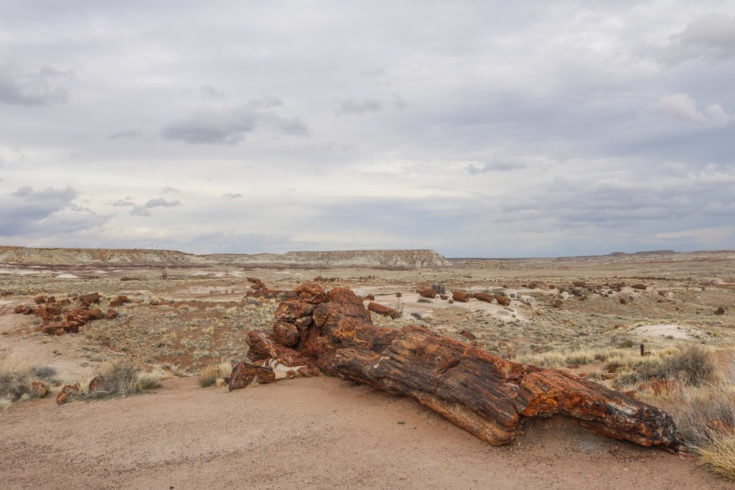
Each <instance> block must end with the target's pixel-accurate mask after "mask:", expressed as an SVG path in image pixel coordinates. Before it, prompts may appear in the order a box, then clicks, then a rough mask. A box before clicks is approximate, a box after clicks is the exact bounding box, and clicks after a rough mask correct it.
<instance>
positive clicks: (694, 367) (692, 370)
mask: <svg viewBox="0 0 735 490" xmlns="http://www.w3.org/2000/svg"><path fill="white" fill-rule="evenodd" d="M662 369H663V373H662V374H664V375H667V376H666V377H670V378H674V377H675V378H678V379H680V380H681V381H682V382H684V383H687V384H691V385H694V386H699V385H701V384H702V383H704V382H706V381H710V380H712V376H713V373H714V366H713V365H712V362H710V360H709V357H708V356H707V352H706V351H705V350H704V349H703V348H702V347H700V346H697V345H692V346H689V347H688V348H687V349H685V350H683V351H681V352H680V353H678V354H675V355H673V356H670V357H667V358H665V359H664V360H663V362H662Z"/></svg>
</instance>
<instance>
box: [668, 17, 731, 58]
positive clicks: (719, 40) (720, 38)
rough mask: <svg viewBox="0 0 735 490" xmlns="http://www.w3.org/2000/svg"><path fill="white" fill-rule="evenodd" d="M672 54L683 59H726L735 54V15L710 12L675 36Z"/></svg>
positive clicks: (671, 46)
mask: <svg viewBox="0 0 735 490" xmlns="http://www.w3.org/2000/svg"><path fill="white" fill-rule="evenodd" d="M669 49H670V55H672V56H676V57H679V58H681V59H689V58H704V59H711V60H724V59H727V58H732V57H733V56H735V16H729V15H725V14H710V15H707V16H704V17H701V18H699V19H697V20H695V21H693V22H691V23H690V24H689V25H687V27H686V29H684V31H682V32H681V33H679V34H677V35H676V36H674V37H673V38H672V40H671V45H670V47H669Z"/></svg>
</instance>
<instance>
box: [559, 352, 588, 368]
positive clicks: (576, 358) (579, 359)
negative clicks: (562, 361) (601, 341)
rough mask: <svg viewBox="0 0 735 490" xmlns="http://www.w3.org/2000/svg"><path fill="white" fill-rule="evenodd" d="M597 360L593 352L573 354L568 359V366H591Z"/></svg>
mask: <svg viewBox="0 0 735 490" xmlns="http://www.w3.org/2000/svg"><path fill="white" fill-rule="evenodd" d="M594 360H595V353H594V352H592V351H577V352H572V353H571V354H569V355H568V356H567V357H566V363H567V366H571V365H575V364H576V365H580V366H581V365H584V364H589V363H591V362H593V361H594Z"/></svg>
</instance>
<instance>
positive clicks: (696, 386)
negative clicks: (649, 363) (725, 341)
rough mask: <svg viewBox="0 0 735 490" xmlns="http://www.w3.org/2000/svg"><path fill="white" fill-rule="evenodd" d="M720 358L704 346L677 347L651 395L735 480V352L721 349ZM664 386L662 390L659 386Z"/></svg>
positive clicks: (713, 464)
mask: <svg viewBox="0 0 735 490" xmlns="http://www.w3.org/2000/svg"><path fill="white" fill-rule="evenodd" d="M716 354H718V356H714V358H715V359H717V358H718V357H719V360H720V362H713V360H712V359H713V355H712V354H708V353H707V352H706V351H705V350H704V349H702V348H700V347H695V348H688V349H685V350H683V351H679V352H675V353H674V354H673V355H672V356H670V357H666V358H664V359H663V361H662V374H666V375H668V378H659V379H656V380H654V381H653V382H652V383H651V385H652V386H653V388H654V390H653V391H654V393H649V394H646V395H644V398H645V401H647V402H648V403H651V404H652V405H656V406H658V407H661V408H662V409H664V410H666V411H667V412H668V413H669V414H670V415H671V416H672V417H673V419H674V422H675V423H676V425H677V427H678V428H679V432H680V433H681V435H682V437H683V439H684V440H685V442H686V443H687V444H688V445H689V447H690V448H691V449H692V450H693V452H695V453H697V454H699V456H700V458H701V461H702V463H703V464H705V465H707V466H708V467H709V468H711V469H712V470H713V471H715V472H716V473H719V474H720V475H722V476H724V477H725V478H728V479H729V480H731V481H735V385H733V383H732V374H733V373H732V372H731V370H732V361H733V359H734V358H735V352H722V351H721V352H719V353H716ZM659 385H660V386H661V389H658V390H656V389H655V388H656V387H657V386H659Z"/></svg>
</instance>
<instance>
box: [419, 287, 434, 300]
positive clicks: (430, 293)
mask: <svg viewBox="0 0 735 490" xmlns="http://www.w3.org/2000/svg"><path fill="white" fill-rule="evenodd" d="M419 296H421V297H422V298H431V299H433V298H436V291H434V288H423V289H419Z"/></svg>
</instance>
